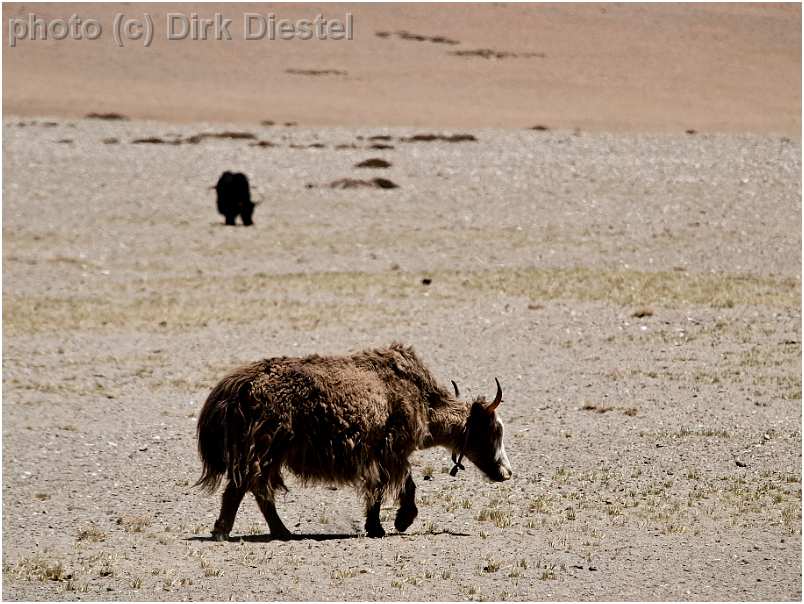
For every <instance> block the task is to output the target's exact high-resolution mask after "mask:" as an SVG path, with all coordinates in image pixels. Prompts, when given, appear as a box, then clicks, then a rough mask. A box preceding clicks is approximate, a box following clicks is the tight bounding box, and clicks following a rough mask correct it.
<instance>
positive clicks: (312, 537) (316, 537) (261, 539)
mask: <svg viewBox="0 0 804 604" xmlns="http://www.w3.org/2000/svg"><path fill="white" fill-rule="evenodd" d="M425 534H427V535H452V536H453V537H471V535H470V534H469V533H461V532H458V531H449V530H446V531H428V532H427V533H419V536H421V535H425ZM402 536H403V534H402V533H391V534H388V535H386V536H385V537H384V538H385V539H390V538H394V537H402ZM404 536H407V537H413V536H416V533H405V535H404ZM361 538H366V535H365V534H362V533H294V534H292V535H291V536H290V537H288V538H287V539H278V538H276V537H272V536H271V535H270V533H265V534H262V535H240V536H239V537H227V538H226V541H229V542H232V543H237V542H238V541H245V542H246V543H268V542H270V541H308V540H309V541H335V540H339V539H361ZM185 541H215V539H214V538H213V537H212V536H211V535H210V536H209V537H201V536H193V537H187V539H185Z"/></svg>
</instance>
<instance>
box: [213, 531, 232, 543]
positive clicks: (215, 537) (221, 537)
mask: <svg viewBox="0 0 804 604" xmlns="http://www.w3.org/2000/svg"><path fill="white" fill-rule="evenodd" d="M228 538H229V533H218V532H215V531H213V532H212V540H213V541H226V540H227V539H228Z"/></svg>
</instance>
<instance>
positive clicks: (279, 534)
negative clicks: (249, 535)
mask: <svg viewBox="0 0 804 604" xmlns="http://www.w3.org/2000/svg"><path fill="white" fill-rule="evenodd" d="M251 492H252V493H254V498H255V499H256V500H257V505H258V506H260V511H261V512H262V515H263V516H265V521H266V522H267V523H268V528H269V529H271V537H273V538H274V539H283V540H286V539H290V538H291V533H290V531H289V530H288V529H287V527H286V526H285V525H284V523H283V522H282V519H281V518H280V517H279V514H278V513H277V511H276V505H274V498H273V494H272V493H270V492H269V491H268V489H267V488H265V487H258V488H255V489H252V491H251Z"/></svg>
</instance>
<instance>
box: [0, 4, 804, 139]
mask: <svg viewBox="0 0 804 604" xmlns="http://www.w3.org/2000/svg"><path fill="white" fill-rule="evenodd" d="M216 13H218V14H219V15H220V17H221V18H226V19H230V20H231V26H230V27H229V29H228V33H229V35H230V36H231V40H226V39H222V40H217V39H215V37H214V31H213V30H212V29H209V30H208V39H206V40H204V39H190V38H189V37H188V38H187V39H185V40H169V39H168V15H170V14H179V15H183V16H184V17H186V19H187V20H188V21H189V19H190V18H191V16H192V15H196V16H197V18H198V20H200V19H214V18H215V14H216ZM246 13H252V14H258V15H261V16H263V17H264V18H265V19H266V20H267V15H269V14H273V15H275V17H276V20H277V21H278V20H283V19H284V20H287V21H288V22H290V23H295V22H296V21H297V20H298V19H308V20H309V19H313V18H314V17H315V16H316V15H317V14H319V13H321V14H323V15H324V16H325V17H326V18H329V19H341V20H344V19H345V16H346V15H347V14H351V15H352V25H353V27H352V33H353V35H352V38H353V39H352V40H333V39H328V40H298V39H296V40H279V39H275V40H270V39H267V38H263V39H259V40H246V39H244V38H245V34H246V24H245V22H244V17H243V15H244V14H246ZM30 14H35V15H36V16H38V17H39V18H40V19H42V20H52V19H56V18H61V19H64V20H67V19H69V18H70V17H71V16H72V15H76V16H77V17H78V18H81V19H83V20H84V21H86V20H88V19H90V18H95V19H97V20H98V22H99V23H100V25H101V26H102V32H101V35H100V36H99V37H98V38H97V39H95V40H89V39H82V40H72V39H66V40H56V39H53V38H52V37H50V38H49V39H47V40H43V39H41V38H42V37H43V34H41V33H40V35H39V39H36V40H31V39H20V40H18V41H17V42H16V45H15V46H13V47H11V46H9V44H10V42H11V41H10V40H9V32H8V30H7V28H6V27H4V28H3V43H4V46H5V49H6V52H4V53H3V110H4V112H6V113H9V112H11V113H13V114H15V115H25V116H34V117H35V116H42V115H62V116H67V117H73V118H78V117H83V116H84V115H85V114H87V113H89V112H91V111H99V112H109V111H112V112H120V113H123V114H125V115H128V116H130V117H132V118H138V119H159V120H164V121H169V122H196V121H209V122H227V121H228V122H241V123H251V124H254V123H259V122H260V121H262V120H272V121H274V122H276V123H277V124H282V123H285V122H297V123H298V124H299V125H300V126H314V127H318V126H336V127H337V126H351V127H365V126H372V127H388V126H410V127H428V128H429V127H441V128H516V129H520V128H527V127H530V126H537V125H545V126H548V127H550V128H564V129H572V128H582V129H583V130H585V131H601V132H608V131H612V130H616V131H628V132H667V133H679V134H680V133H683V132H684V131H685V130H687V129H689V128H693V129H696V130H699V131H716V132H734V133H744V132H754V133H761V134H764V133H768V132H771V133H774V134H780V135H788V136H789V135H795V136H796V137H798V136H799V134H798V133H799V132H800V130H801V6H800V4H795V3H787V4H672V3H657V4H631V3H612V4H594V5H589V4H585V5H584V4H539V5H533V4H532V5H527V4H505V3H499V2H495V3H488V4H472V5H466V4H463V5H461V4H442V5H433V4H413V5H411V4H402V3H393V4H391V3H388V4H385V3H380V4H370V3H369V4H362V5H354V4H344V3H341V4H320V5H316V4H307V5H299V4H295V5H294V4H271V5H268V4H253V3H248V4H247V3H231V4H229V3H227V4H225V5H216V4H200V5H199V4H192V3H187V4H143V3H136V2H133V3H125V4H114V3H105V4H97V3H96V4H72V3H59V4H47V3H44V4H24V3H17V2H11V3H5V4H3V23H4V24H10V21H11V20H12V19H20V20H22V22H23V23H29V18H28V15H30ZM146 14H147V15H148V16H149V17H150V18H151V21H152V24H153V32H154V33H153V39H152V41H151V44H150V45H149V46H148V47H147V48H146V47H144V46H143V42H140V41H128V42H127V43H126V45H125V46H124V47H122V48H121V47H118V46H117V45H116V43H115V41H114V38H113V36H112V29H113V27H112V25H113V23H114V21H115V17H116V16H117V15H120V16H121V17H124V18H125V19H127V20H133V19H139V20H140V21H144V19H145V15H146ZM197 22H198V21H197ZM8 27H10V25H8ZM188 27H189V26H188ZM180 29H181V28H180V27H174V28H173V30H174V33H177V30H178V33H181V31H180ZM188 36H189V34H188ZM29 37H30V35H29ZM196 37H197V38H198V37H200V36H196Z"/></svg>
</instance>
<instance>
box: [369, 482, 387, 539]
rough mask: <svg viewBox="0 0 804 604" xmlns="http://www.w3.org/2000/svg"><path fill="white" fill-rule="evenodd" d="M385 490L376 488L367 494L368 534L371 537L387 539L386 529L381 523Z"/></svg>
mask: <svg viewBox="0 0 804 604" xmlns="http://www.w3.org/2000/svg"><path fill="white" fill-rule="evenodd" d="M383 494H384V489H383V488H382V487H376V488H373V489H369V490H368V492H367V494H366V533H367V534H368V536H369V537H385V529H384V528H382V524H381V523H380V505H381V504H382V497H383Z"/></svg>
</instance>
